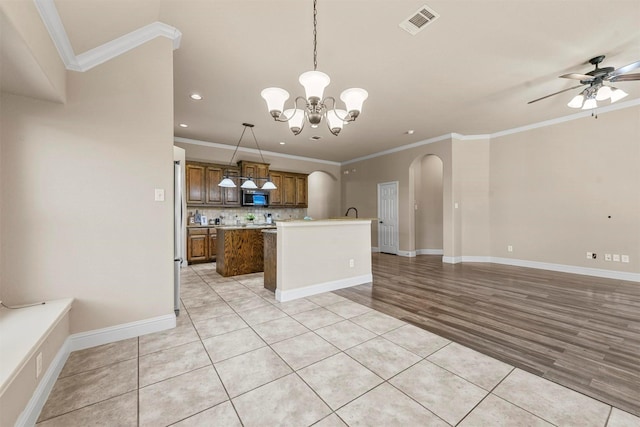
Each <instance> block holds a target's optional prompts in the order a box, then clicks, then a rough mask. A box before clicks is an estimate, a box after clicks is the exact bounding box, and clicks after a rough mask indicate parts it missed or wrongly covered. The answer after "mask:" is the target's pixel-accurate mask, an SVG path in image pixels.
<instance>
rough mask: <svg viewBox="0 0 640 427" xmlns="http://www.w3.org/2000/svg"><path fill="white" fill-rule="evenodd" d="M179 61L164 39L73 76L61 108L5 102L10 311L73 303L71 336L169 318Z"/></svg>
mask: <svg viewBox="0 0 640 427" xmlns="http://www.w3.org/2000/svg"><path fill="white" fill-rule="evenodd" d="M172 58H173V49H172V44H171V41H169V40H167V39H165V38H157V39H155V40H153V41H151V42H149V43H146V44H145V45H143V46H140V47H138V48H136V49H134V50H132V51H130V52H128V53H126V54H124V55H121V56H119V57H117V58H115V59H113V60H111V61H108V62H106V63H104V64H102V65H100V66H98V67H96V68H94V69H92V70H90V71H88V72H86V73H76V72H69V73H68V77H67V103H66V104H55V103H51V102H46V101H39V100H36V99H31V98H26V97H22V96H16V95H10V94H6V93H3V94H2V102H1V111H2V120H3V123H2V125H3V126H2V130H1V132H2V133H1V144H2V168H1V171H0V182H1V185H2V191H1V204H2V209H3V213H2V218H1V221H2V223H1V227H0V230H1V232H2V242H1V245H2V258H1V268H2V292H3V295H2V297H3V299H4V300H5V301H6V302H7V303H9V304H23V303H32V302H37V301H43V300H48V299H56V298H61V297H74V298H76V302H75V303H74V305H73V308H72V310H71V324H70V329H71V330H70V332H71V333H78V332H83V331H89V330H95V329H100V328H105V327H109V326H113V325H118V324H123V323H128V322H133V321H138V320H143V319H149V318H153V317H156V316H161V315H167V314H170V313H173V274H172V270H173V262H172V261H173V230H172V227H173V222H172V216H173V206H172V203H173V190H172V188H173V149H172V146H173V59H172ZM155 189H163V190H164V192H165V201H164V202H156V201H154V190H155Z"/></svg>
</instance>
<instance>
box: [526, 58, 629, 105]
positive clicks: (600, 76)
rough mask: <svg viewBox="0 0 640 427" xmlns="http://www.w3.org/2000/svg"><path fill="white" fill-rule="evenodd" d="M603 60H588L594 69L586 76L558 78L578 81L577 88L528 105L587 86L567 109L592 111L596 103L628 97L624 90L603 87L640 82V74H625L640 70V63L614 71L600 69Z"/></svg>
mask: <svg viewBox="0 0 640 427" xmlns="http://www.w3.org/2000/svg"><path fill="white" fill-rule="evenodd" d="M603 60H604V55H600V56H596V57H595V58H591V59H590V60H589V63H590V64H592V65H594V66H595V69H593V70H591V71H589V72H588V73H586V74H577V73H570V74H564V75H562V76H560V78H563V79H573V80H580V84H579V85H578V86H574V87H570V88H568V89H563V90H561V91H559V92H555V93H552V94H550V95H547V96H543V97H542V98H538V99H534V100H533V101H529V104H532V103H534V102H538V101H541V100H543V99H546V98H549V97H551V96H554V95H558V94H560V93H563V92H566V91H569V90H573V89H577V88H580V87H582V86H585V85H589V86H588V87H586V88H585V89H583V90H582V92H580V93H579V94H578V95H576V96H574V97H573V98H572V99H571V101H569V103H568V104H567V106H568V107H571V108H581V109H583V110H592V109H594V108H597V107H598V101H600V102H602V101H606V100H607V99H609V100H610V102H611V103H612V104H613V103H614V102H617V101H619V100H621V99H622V98H624V97H626V96H628V95H629V94H628V93H626V92H625V91H624V90H622V89H619V88H616V87H613V86H609V85H605V82H616V81H634V80H640V74H627V73H629V72H630V71H633V70H636V69H638V68H640V61H636V62H634V63H631V64H629V65H625V66H624V67H620V68H618V69H615V68H613V67H604V68H600V67H599V65H600V63H601V62H602V61H603Z"/></svg>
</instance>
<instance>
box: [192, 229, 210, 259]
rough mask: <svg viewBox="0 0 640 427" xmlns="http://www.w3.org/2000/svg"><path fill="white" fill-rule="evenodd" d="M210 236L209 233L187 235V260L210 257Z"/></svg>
mask: <svg viewBox="0 0 640 427" xmlns="http://www.w3.org/2000/svg"><path fill="white" fill-rule="evenodd" d="M205 231H206V230H205ZM208 238H209V236H208V235H207V234H189V235H188V236H187V262H189V263H191V262H194V261H206V260H207V259H208V256H209V255H208V253H207V247H208V246H209V245H208V241H207V240H208Z"/></svg>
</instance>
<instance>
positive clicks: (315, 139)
mask: <svg viewBox="0 0 640 427" xmlns="http://www.w3.org/2000/svg"><path fill="white" fill-rule="evenodd" d="M320 138H322V137H321V136H317V135H314V136H312V137H311V138H309V139H310V140H312V141H317V140H319V139H320Z"/></svg>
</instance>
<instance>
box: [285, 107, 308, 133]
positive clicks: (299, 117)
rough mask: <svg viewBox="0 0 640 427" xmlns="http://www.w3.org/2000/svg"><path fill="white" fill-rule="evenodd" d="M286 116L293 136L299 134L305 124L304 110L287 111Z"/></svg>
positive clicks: (291, 109)
mask: <svg viewBox="0 0 640 427" xmlns="http://www.w3.org/2000/svg"><path fill="white" fill-rule="evenodd" d="M284 116H285V117H286V118H287V120H288V121H289V129H291V131H292V132H293V134H294V135H297V134H299V133H300V131H301V130H302V126H303V124H304V123H303V122H304V110H301V109H300V108H296V109H293V108H290V109H288V110H285V112H284Z"/></svg>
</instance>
